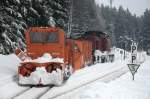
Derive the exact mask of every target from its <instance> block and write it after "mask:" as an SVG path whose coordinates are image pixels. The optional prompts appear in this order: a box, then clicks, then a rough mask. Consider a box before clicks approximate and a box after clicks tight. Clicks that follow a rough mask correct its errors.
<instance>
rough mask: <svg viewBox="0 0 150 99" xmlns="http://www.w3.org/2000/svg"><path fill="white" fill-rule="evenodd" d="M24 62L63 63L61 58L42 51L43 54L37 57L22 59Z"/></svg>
mask: <svg viewBox="0 0 150 99" xmlns="http://www.w3.org/2000/svg"><path fill="white" fill-rule="evenodd" d="M24 62H36V63H46V62H59V63H64V59H63V58H52V56H51V55H50V54H49V53H44V54H43V56H41V57H38V58H37V59H33V60H32V59H31V58H27V59H25V60H24Z"/></svg>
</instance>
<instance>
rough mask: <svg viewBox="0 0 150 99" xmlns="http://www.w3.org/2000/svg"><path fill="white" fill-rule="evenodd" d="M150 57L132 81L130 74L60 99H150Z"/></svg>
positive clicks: (92, 85) (96, 84)
mask: <svg viewBox="0 0 150 99" xmlns="http://www.w3.org/2000/svg"><path fill="white" fill-rule="evenodd" d="M149 60H150V57H148V56H147V57H146V61H145V62H144V63H143V64H142V65H141V66H140V68H139V70H138V72H137V73H136V74H135V80H134V81H132V75H131V73H130V72H128V73H126V74H125V75H123V76H121V77H120V78H118V79H116V80H113V81H111V82H109V83H104V82H101V81H97V82H95V83H92V84H91V85H89V86H85V87H84V88H82V89H79V90H76V91H75V92H74V93H71V94H68V95H66V96H62V97H59V98H60V99H150V61H149Z"/></svg>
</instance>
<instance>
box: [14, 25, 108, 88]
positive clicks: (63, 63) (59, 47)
mask: <svg viewBox="0 0 150 99" xmlns="http://www.w3.org/2000/svg"><path fill="white" fill-rule="evenodd" d="M25 38H26V44H27V47H26V51H22V50H20V49H17V50H16V55H17V56H18V57H19V58H20V59H21V60H22V62H21V63H20V66H19V67H18V78H19V84H20V85H61V84H62V83H63V82H64V81H65V80H66V79H68V77H69V76H70V75H71V74H72V73H73V72H74V71H76V70H78V69H81V68H84V67H85V66H89V65H91V64H93V63H94V61H95V59H94V58H95V56H94V51H95V50H100V51H107V52H109V51H110V38H109V36H108V35H106V34H105V33H102V32H98V31H88V32H87V33H85V34H84V35H82V36H81V37H79V38H76V39H72V38H67V37H66V34H65V32H64V31H63V30H62V29H60V28H57V27H31V28H29V29H28V30H27V31H26V33H25Z"/></svg>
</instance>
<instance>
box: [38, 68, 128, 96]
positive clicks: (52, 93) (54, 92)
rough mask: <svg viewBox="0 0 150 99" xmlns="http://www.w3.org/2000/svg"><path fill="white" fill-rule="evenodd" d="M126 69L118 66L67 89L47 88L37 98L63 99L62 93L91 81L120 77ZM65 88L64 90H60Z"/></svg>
mask: <svg viewBox="0 0 150 99" xmlns="http://www.w3.org/2000/svg"><path fill="white" fill-rule="evenodd" d="M127 71H128V69H127V68H120V69H117V70H115V71H113V72H110V73H106V74H105V75H103V76H101V77H98V78H96V79H93V80H91V81H88V82H86V83H83V84H80V85H75V87H73V88H70V89H67V87H64V86H62V87H58V88H52V89H51V90H49V91H48V92H47V93H45V94H44V95H43V96H41V97H40V98H39V99H63V98H62V97H63V96H64V95H67V94H70V93H73V92H74V91H76V90H77V89H79V88H82V87H84V86H87V85H90V84H91V83H94V82H95V81H102V82H106V83H107V82H109V81H111V80H114V79H116V78H117V77H120V76H121V75H123V74H125V73H126V72H127ZM63 89H65V90H64V91H61V90H63Z"/></svg>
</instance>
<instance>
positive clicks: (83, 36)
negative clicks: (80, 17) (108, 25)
mask: <svg viewBox="0 0 150 99" xmlns="http://www.w3.org/2000/svg"><path fill="white" fill-rule="evenodd" d="M86 36H98V37H101V36H105V37H109V35H108V34H107V33H106V32H102V31H87V32H85V33H83V34H81V33H75V34H74V36H73V35H72V39H80V38H85V37H86Z"/></svg>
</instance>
